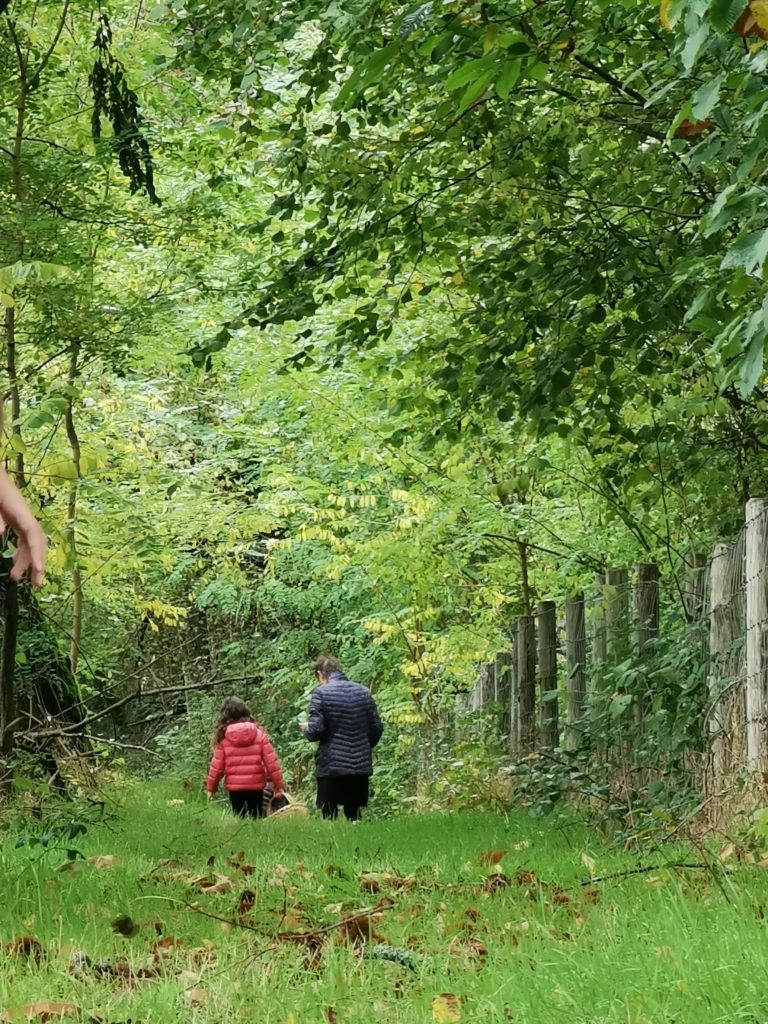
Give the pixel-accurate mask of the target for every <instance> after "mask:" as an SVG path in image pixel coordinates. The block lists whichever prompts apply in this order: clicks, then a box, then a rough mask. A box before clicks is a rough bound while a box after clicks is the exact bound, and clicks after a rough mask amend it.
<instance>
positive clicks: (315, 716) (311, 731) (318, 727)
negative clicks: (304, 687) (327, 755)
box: [303, 689, 325, 743]
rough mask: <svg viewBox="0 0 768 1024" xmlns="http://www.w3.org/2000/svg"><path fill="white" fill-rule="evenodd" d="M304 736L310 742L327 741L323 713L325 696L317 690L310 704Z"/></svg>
mask: <svg viewBox="0 0 768 1024" xmlns="http://www.w3.org/2000/svg"><path fill="white" fill-rule="evenodd" d="M303 732H304V735H305V736H306V737H307V739H308V740H311V741H312V742H313V743H314V742H322V740H323V739H325V712H324V711H323V695H322V693H321V691H320V690H319V689H318V690H315V692H314V693H313V694H312V699H311V700H310V702H309V721H308V722H307V724H306V725H305V727H304V730H303Z"/></svg>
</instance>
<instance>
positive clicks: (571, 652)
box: [565, 594, 587, 750]
mask: <svg viewBox="0 0 768 1024" xmlns="http://www.w3.org/2000/svg"><path fill="white" fill-rule="evenodd" d="M586 660H587V625H586V621H585V618H584V595H583V594H574V595H573V597H569V598H568V600H567V601H566V602H565V665H566V674H567V677H568V681H567V687H568V710H567V715H566V733H565V746H566V747H567V748H568V749H569V750H574V749H575V748H576V747H578V745H579V739H580V735H579V731H578V723H579V722H580V721H581V717H582V715H583V714H584V696H585V694H586V689H587V687H586V673H585V664H586Z"/></svg>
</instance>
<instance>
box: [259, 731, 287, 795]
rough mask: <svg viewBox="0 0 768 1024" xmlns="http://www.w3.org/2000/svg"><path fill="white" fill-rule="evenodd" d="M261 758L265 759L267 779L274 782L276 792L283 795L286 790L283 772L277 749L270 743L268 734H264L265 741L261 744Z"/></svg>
mask: <svg viewBox="0 0 768 1024" xmlns="http://www.w3.org/2000/svg"><path fill="white" fill-rule="evenodd" d="M261 756H262V757H263V759H264V767H265V768H266V769H267V777H268V778H270V779H271V780H272V785H273V786H274V787H275V792H276V793H282V791H283V789H284V782H283V772H282V769H281V768H280V762H279V760H278V758H277V754H276V753H275V748H274V747H273V746H272V744H271V743H270V741H269V736H267V734H266V733H264V739H263V740H262V744H261Z"/></svg>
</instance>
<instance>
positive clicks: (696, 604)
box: [685, 551, 707, 622]
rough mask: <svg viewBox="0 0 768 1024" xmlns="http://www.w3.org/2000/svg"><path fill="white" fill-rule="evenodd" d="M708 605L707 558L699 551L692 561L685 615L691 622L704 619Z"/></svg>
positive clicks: (686, 593)
mask: <svg viewBox="0 0 768 1024" xmlns="http://www.w3.org/2000/svg"><path fill="white" fill-rule="evenodd" d="M706 603H707V556H706V555H705V554H703V552H701V551H697V552H696V553H695V554H694V556H693V558H692V560H691V567H690V570H689V573H688V582H687V585H686V589H685V613H686V615H687V616H688V621H689V622H699V621H700V620H701V619H703V618H704V610H705V608H706Z"/></svg>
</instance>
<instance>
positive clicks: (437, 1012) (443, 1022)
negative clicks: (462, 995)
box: [432, 992, 461, 1024]
mask: <svg viewBox="0 0 768 1024" xmlns="http://www.w3.org/2000/svg"><path fill="white" fill-rule="evenodd" d="M432 1020H434V1021H435V1024H452V1022H454V1021H458V1020H461V1001H460V999H459V997H458V996H457V995H454V994H453V992H443V993H442V995H439V996H435V998H434V999H433V1000H432Z"/></svg>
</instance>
